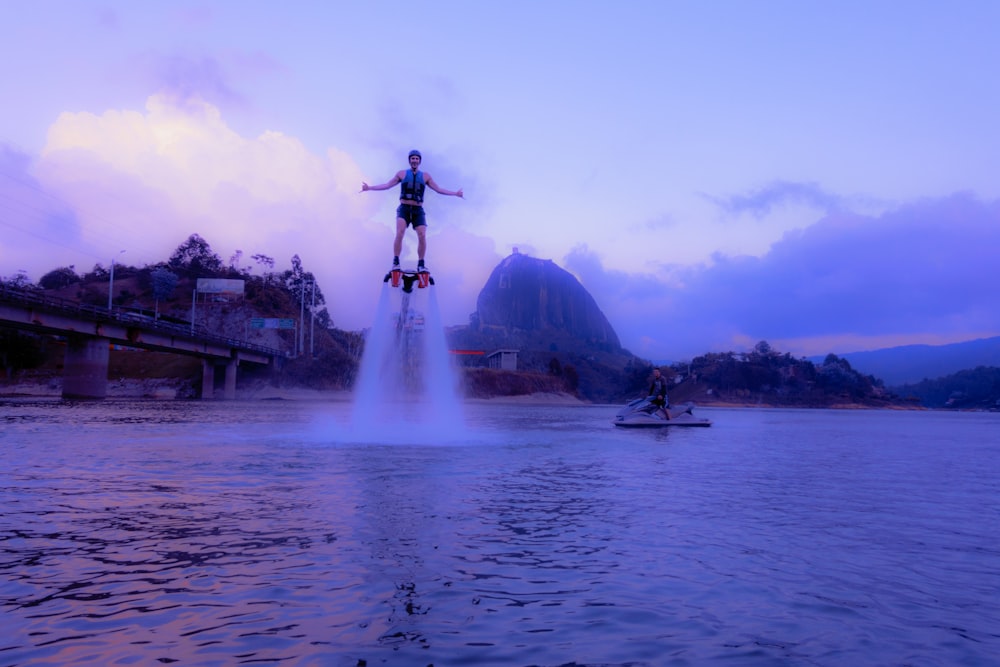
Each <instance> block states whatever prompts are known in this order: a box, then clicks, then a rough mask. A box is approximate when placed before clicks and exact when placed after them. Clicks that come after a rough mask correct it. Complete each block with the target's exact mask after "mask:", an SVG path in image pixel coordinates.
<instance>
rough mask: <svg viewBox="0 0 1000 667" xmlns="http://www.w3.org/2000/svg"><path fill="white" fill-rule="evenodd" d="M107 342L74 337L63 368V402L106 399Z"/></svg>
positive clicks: (67, 344) (105, 340) (106, 340)
mask: <svg viewBox="0 0 1000 667" xmlns="http://www.w3.org/2000/svg"><path fill="white" fill-rule="evenodd" d="M109 344H110V343H109V342H108V339H107V338H90V337H87V338H84V337H78V336H70V337H69V339H68V340H67V343H66V360H65V363H64V366H63V389H62V395H63V398H104V397H106V396H107V395H108V358H109V357H110V353H109V351H108V350H109V347H108V346H109Z"/></svg>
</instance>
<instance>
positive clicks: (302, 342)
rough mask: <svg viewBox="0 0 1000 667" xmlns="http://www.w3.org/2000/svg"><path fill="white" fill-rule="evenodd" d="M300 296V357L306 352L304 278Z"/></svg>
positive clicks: (300, 285)
mask: <svg viewBox="0 0 1000 667" xmlns="http://www.w3.org/2000/svg"><path fill="white" fill-rule="evenodd" d="M299 288H300V294H301V296H302V303H301V306H300V308H299V335H298V339H299V356H301V355H303V354H305V351H306V279H305V278H303V279H302V282H301V283H299Z"/></svg>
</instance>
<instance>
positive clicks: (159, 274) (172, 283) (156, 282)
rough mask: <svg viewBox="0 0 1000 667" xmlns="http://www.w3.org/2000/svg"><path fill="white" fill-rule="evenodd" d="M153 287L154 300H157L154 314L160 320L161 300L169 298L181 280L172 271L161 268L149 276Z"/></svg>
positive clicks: (154, 270)
mask: <svg viewBox="0 0 1000 667" xmlns="http://www.w3.org/2000/svg"><path fill="white" fill-rule="evenodd" d="M149 277H150V280H151V282H152V287H153V299H154V300H155V306H154V312H155V315H154V317H156V319H159V318H160V300H161V299H166V298H168V297H169V296H170V295H171V294H173V292H174V288H175V287H177V281H178V280H179V278H178V277H177V274H176V273H174V272H173V271H171V270H170V269H167V268H164V267H162V266H159V267H157V268H155V269H153V270H152V271H151V272H150V274H149Z"/></svg>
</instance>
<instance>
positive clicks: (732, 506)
mask: <svg viewBox="0 0 1000 667" xmlns="http://www.w3.org/2000/svg"><path fill="white" fill-rule="evenodd" d="M614 412H615V408H614V407H613V406H612V407H609V406H583V407H532V406H523V405H517V406H514V405H498V404H471V405H466V406H465V407H464V419H463V422H464V425H463V426H460V427H458V426H456V425H455V424H448V423H434V424H429V425H424V424H422V423H421V420H420V417H419V414H416V413H414V408H405V407H404V408H397V409H391V410H386V411H385V412H384V413H382V414H379V415H378V417H377V418H376V422H377V423H376V424H373V425H372V427H371V428H365V429H352V428H351V427H350V419H351V418H350V415H351V405H350V404H349V403H335V402H329V403H326V402H307V401H302V402H287V401H262V402H256V403H245V402H154V401H132V402H128V401H111V400H108V401H104V402H94V403H74V402H64V401H59V400H54V399H53V400H28V399H5V400H0V424H2V431H0V487H2V488H0V493H2V495H0V509H2V516H0V602H2V605H3V606H2V616H0V622H2V629H0V665H101V666H105V665H149V664H172V663H175V662H177V663H180V664H182V665H238V664H254V665H332V666H341V665H343V666H345V667H346V666H349V667H357V666H359V665H367V666H374V665H405V666H411V665H413V666H421V667H422V666H426V665H435V666H436V667H446V666H452V665H496V666H500V665H503V666H528V665H538V666H553V667H555V666H557V665H560V666H564V665H576V666H582V665H591V666H597V665H601V666H605V667H607V666H625V665H629V666H645V665H942V666H952V665H987V664H998V662H1000V658H998V656H1000V414H982V413H980V414H972V413H965V414H953V413H943V412H894V411H819V410H817V411H812V410H764V409H713V410H709V409H702V410H698V411H697V414H699V415H701V416H707V417H710V418H712V419H713V420H714V425H713V427H712V428H707V429H673V430H669V431H659V432H649V431H639V432H634V431H619V430H615V429H614V428H613V427H612V426H610V419H611V417H612V415H613V414H614Z"/></svg>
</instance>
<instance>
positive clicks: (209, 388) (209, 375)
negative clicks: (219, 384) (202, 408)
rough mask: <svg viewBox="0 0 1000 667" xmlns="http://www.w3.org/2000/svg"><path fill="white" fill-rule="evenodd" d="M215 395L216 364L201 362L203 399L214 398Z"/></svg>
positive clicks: (209, 360) (203, 360)
mask: <svg viewBox="0 0 1000 667" xmlns="http://www.w3.org/2000/svg"><path fill="white" fill-rule="evenodd" d="M214 394H215V362H213V361H212V360H211V359H202V360H201V397H202V398H212V396H213V395H214Z"/></svg>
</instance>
